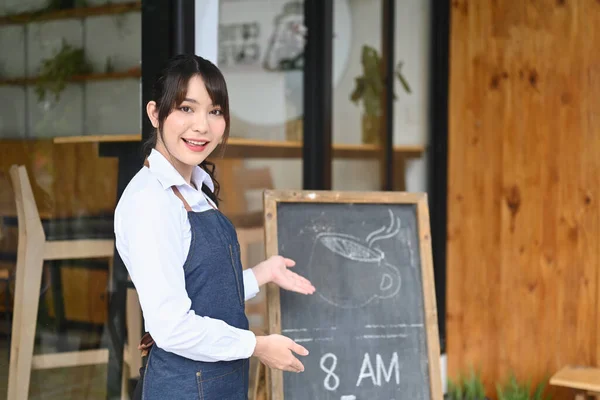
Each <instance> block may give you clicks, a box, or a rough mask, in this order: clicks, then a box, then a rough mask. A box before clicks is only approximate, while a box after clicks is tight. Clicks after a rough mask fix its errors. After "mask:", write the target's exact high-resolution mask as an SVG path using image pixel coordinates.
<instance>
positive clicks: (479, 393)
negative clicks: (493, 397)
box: [444, 370, 488, 400]
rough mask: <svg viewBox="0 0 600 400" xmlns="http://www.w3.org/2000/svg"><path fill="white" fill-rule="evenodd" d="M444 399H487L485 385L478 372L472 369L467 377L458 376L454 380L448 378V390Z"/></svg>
mask: <svg viewBox="0 0 600 400" xmlns="http://www.w3.org/2000/svg"><path fill="white" fill-rule="evenodd" d="M444 399H445V400H488V398H487V397H486V395H485V387H484V386H483V382H482V380H481V377H480V376H479V374H476V373H475V372H474V371H473V370H471V373H470V375H469V376H468V377H463V378H460V377H459V378H458V379H457V381H456V382H454V381H452V380H450V379H448V391H447V393H446V395H445V396H444Z"/></svg>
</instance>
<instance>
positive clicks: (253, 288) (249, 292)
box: [243, 269, 260, 300]
mask: <svg viewBox="0 0 600 400" xmlns="http://www.w3.org/2000/svg"><path fill="white" fill-rule="evenodd" d="M243 279H244V294H245V296H244V297H245V298H246V300H250V299H252V298H253V297H254V296H256V295H257V294H258V292H259V291H260V288H259V287H258V281H257V280H256V276H255V275H254V271H252V270H251V269H246V270H244V275H243Z"/></svg>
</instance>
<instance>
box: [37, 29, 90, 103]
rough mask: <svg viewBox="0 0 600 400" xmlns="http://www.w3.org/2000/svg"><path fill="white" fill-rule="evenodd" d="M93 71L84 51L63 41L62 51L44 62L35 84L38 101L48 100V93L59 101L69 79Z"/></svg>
mask: <svg viewBox="0 0 600 400" xmlns="http://www.w3.org/2000/svg"><path fill="white" fill-rule="evenodd" d="M91 70H92V67H91V65H90V64H89V63H88V61H87V60H86V58H85V54H84V51H83V49H81V48H74V47H72V46H71V45H70V44H68V43H67V42H66V41H65V40H64V39H63V41H62V47H61V48H60V50H59V51H58V52H57V53H56V54H55V55H54V56H53V57H50V58H47V59H45V60H43V61H42V65H41V68H40V72H39V76H38V79H37V80H36V84H35V92H36V94H37V96H38V100H39V101H40V102H42V101H44V100H46V95H47V93H50V94H52V95H54V101H58V100H59V97H60V94H61V92H62V91H63V90H64V89H65V87H66V85H67V81H68V80H69V79H71V78H72V77H73V76H75V75H84V74H87V73H90V72H91Z"/></svg>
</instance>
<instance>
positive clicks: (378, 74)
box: [350, 45, 411, 116]
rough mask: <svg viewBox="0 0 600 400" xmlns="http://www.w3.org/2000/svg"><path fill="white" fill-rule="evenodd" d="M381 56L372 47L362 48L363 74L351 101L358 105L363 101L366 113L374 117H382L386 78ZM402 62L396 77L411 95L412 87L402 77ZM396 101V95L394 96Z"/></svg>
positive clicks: (356, 83)
mask: <svg viewBox="0 0 600 400" xmlns="http://www.w3.org/2000/svg"><path fill="white" fill-rule="evenodd" d="M381 61H382V60H381V56H380V55H379V53H378V52H377V50H376V49H375V48H373V47H371V46H367V45H364V46H363V47H362V54H361V64H362V67H363V74H362V75H361V76H358V77H356V78H355V87H354V90H353V91H352V94H351V95H350V100H351V101H352V102H353V103H355V104H357V105H358V103H359V102H360V101H361V100H362V101H363V104H364V107H365V113H366V114H368V115H372V116H380V115H382V104H381V96H382V93H383V91H384V89H385V82H384V77H383V75H382V73H383V70H382V65H381ZM401 70H402V62H399V63H398V64H397V65H396V68H395V71H394V75H395V76H396V77H397V78H398V80H399V81H400V83H401V84H402V87H403V88H404V90H405V91H406V93H411V90H410V86H409V85H408V82H407V80H406V78H405V77H404V75H402V71H401ZM392 96H393V99H394V100H396V98H397V96H396V94H395V93H393V94H392Z"/></svg>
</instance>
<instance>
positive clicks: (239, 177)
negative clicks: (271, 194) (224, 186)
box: [234, 167, 274, 212]
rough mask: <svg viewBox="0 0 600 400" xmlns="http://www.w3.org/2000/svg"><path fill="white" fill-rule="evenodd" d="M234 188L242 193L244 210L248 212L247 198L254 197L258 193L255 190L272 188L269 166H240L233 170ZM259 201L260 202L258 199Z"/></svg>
mask: <svg viewBox="0 0 600 400" xmlns="http://www.w3.org/2000/svg"><path fill="white" fill-rule="evenodd" d="M234 177H235V188H236V190H237V191H238V192H239V193H241V194H242V198H243V201H242V203H243V204H244V211H243V212H249V211H250V209H249V208H250V207H249V201H248V199H249V198H251V199H255V200H256V196H257V195H258V193H257V191H261V192H262V191H263V190H266V189H273V188H274V185H273V177H272V176H271V169H270V168H269V167H258V168H247V167H240V168H236V170H235V174H234ZM258 200H259V201H258V202H259V203H262V201H261V200H260V199H258Z"/></svg>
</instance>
